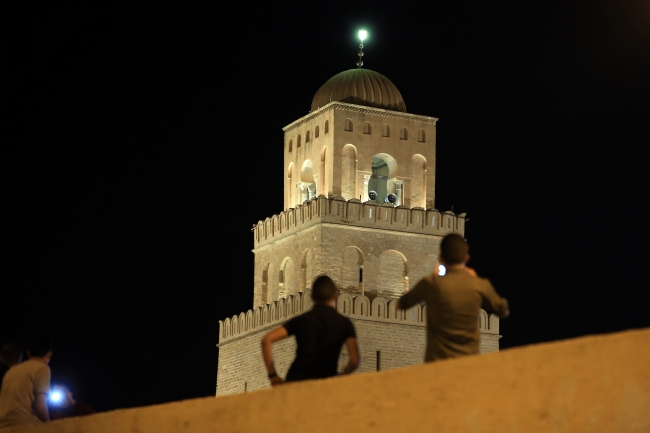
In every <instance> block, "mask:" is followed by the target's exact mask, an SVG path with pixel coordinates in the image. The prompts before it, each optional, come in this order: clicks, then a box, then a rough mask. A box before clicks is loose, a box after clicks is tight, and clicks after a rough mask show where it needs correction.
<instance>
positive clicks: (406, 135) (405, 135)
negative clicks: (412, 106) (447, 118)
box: [298, 128, 409, 146]
mask: <svg viewBox="0 0 650 433" xmlns="http://www.w3.org/2000/svg"><path fill="white" fill-rule="evenodd" d="M408 138H409V133H408V131H407V130H406V128H402V129H400V130H399V139H400V140H408ZM298 140H300V137H298ZM298 146H300V145H298Z"/></svg>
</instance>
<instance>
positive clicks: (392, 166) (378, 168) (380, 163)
mask: <svg viewBox="0 0 650 433" xmlns="http://www.w3.org/2000/svg"><path fill="white" fill-rule="evenodd" d="M396 174H397V162H396V161H395V159H394V158H393V157H392V156H390V155H388V154H386V153H378V154H377V155H375V157H374V158H372V174H371V176H370V181H369V182H368V190H369V191H374V192H375V193H376V194H377V198H376V199H375V200H376V202H377V203H378V204H382V203H387V202H388V194H394V193H395V181H396V180H397V179H396V177H395V176H396Z"/></svg>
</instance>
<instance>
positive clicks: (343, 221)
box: [217, 89, 500, 395]
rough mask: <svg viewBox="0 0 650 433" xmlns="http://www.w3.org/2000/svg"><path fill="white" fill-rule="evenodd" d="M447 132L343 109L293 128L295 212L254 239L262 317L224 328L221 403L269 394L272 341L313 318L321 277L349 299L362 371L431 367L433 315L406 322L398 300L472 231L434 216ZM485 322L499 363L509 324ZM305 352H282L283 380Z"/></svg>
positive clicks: (413, 119) (340, 305)
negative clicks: (428, 343) (452, 242)
mask: <svg viewBox="0 0 650 433" xmlns="http://www.w3.org/2000/svg"><path fill="white" fill-rule="evenodd" d="M394 92H397V90H396V89H395V90H394ZM394 94H395V95H397V96H399V98H397V96H395V97H394V98H393V100H392V102H393V103H399V102H400V101H401V95H399V92H397V93H394ZM321 96H322V95H321ZM357 99H358V98H357ZM368 105H372V104H368ZM401 106H403V101H402V104H401ZM436 121H437V119H436V118H433V117H427V116H419V115H413V114H408V113H405V112H403V111H391V110H385V109H381V108H376V107H373V106H366V105H363V104H361V105H359V104H351V103H347V102H341V101H332V102H330V103H328V104H326V105H325V106H323V107H318V108H317V109H316V110H314V111H313V112H312V113H310V114H308V115H307V116H305V117H303V118H301V119H298V120H296V121H295V122H293V123H291V124H290V125H288V126H286V127H285V128H284V132H285V142H284V172H285V182H284V209H285V210H284V211H283V212H281V213H280V214H278V215H274V216H272V217H269V218H267V219H266V220H264V221H260V222H259V223H258V224H257V225H255V226H254V227H253V229H252V232H253V237H254V249H253V252H254V254H255V275H254V290H253V309H252V310H249V311H247V312H245V313H241V314H240V315H238V316H233V317H232V318H229V319H226V320H224V321H220V322H219V323H220V333H219V365H218V371H217V394H218V395H225V394H233V393H239V392H245V391H249V390H254V389H260V388H265V387H268V386H269V384H268V379H267V378H266V371H265V368H264V365H263V362H262V357H261V352H260V340H261V338H262V335H263V334H264V333H265V332H268V331H269V330H270V329H272V328H273V327H276V326H279V325H281V324H282V323H283V322H284V321H286V320H287V319H288V318H290V317H292V316H294V315H296V314H300V313H302V312H303V311H307V310H308V309H309V308H310V305H311V302H310V299H309V287H310V286H311V282H312V280H313V278H314V277H315V276H316V275H319V274H327V275H329V276H330V277H332V279H333V280H334V281H335V282H336V283H337V285H338V286H339V288H340V290H341V295H340V297H339V300H338V302H337V309H338V310H339V311H340V312H341V313H342V314H345V315H347V316H349V317H350V318H351V319H352V320H353V322H354V324H355V327H356V329H357V334H358V341H359V346H360V350H361V355H362V364H361V367H360V369H359V371H362V372H363V371H375V370H379V369H390V368H396V367H402V366H407V365H413V364H418V363H421V362H422V360H423V358H424V346H425V328H424V317H425V315H424V311H423V307H422V306H417V307H415V308H413V309H411V310H409V311H396V310H395V300H396V298H398V297H399V296H401V295H402V294H403V293H405V292H406V291H408V290H409V289H410V288H412V287H413V285H414V284H415V283H417V281H419V280H420V279H421V278H422V277H423V276H425V275H427V274H429V273H430V272H431V270H432V269H433V267H434V266H437V263H438V262H437V257H438V254H439V245H440V241H441V239H442V237H443V236H444V235H446V234H448V233H452V232H456V233H460V234H464V232H465V221H466V219H465V214H460V215H455V214H453V213H452V212H439V211H438V210H436V209H435V208H434V198H435V155H436ZM372 192H374V193H372ZM477 320H478V321H479V328H480V330H481V335H482V340H481V352H482V353H485V352H495V351H498V348H499V346H498V340H499V338H500V335H499V319H498V318H497V317H496V316H488V315H487V314H486V313H485V312H484V311H482V312H481V316H480V317H478V318H477ZM294 351H295V342H294V340H293V337H292V338H289V339H287V340H284V341H282V342H280V343H277V344H276V345H275V347H274V353H275V364H276V368H277V370H278V373H279V374H280V375H281V376H283V375H284V374H286V371H287V370H288V368H289V366H290V364H291V361H292V360H293V356H294ZM346 357H347V354H346V353H345V350H344V353H342V354H341V359H340V363H341V364H343V363H344V362H345V359H346Z"/></svg>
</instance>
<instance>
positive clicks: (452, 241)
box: [440, 233, 469, 265]
mask: <svg viewBox="0 0 650 433" xmlns="http://www.w3.org/2000/svg"><path fill="white" fill-rule="evenodd" d="M468 260H469V245H467V242H465V239H463V237H462V236H461V235H459V234H458V233H451V234H448V235H447V236H445V237H444V238H443V239H442V242H441V243H440V261H441V262H442V263H443V264H445V265H460V264H464V263H465V262H467V261H468Z"/></svg>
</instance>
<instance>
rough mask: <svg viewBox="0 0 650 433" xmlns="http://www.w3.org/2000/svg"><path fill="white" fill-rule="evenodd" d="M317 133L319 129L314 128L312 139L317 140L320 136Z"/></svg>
mask: <svg viewBox="0 0 650 433" xmlns="http://www.w3.org/2000/svg"><path fill="white" fill-rule="evenodd" d="M319 132H320V129H319V128H318V126H317V127H316V128H314V138H318V136H319V135H320V134H319Z"/></svg>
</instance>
